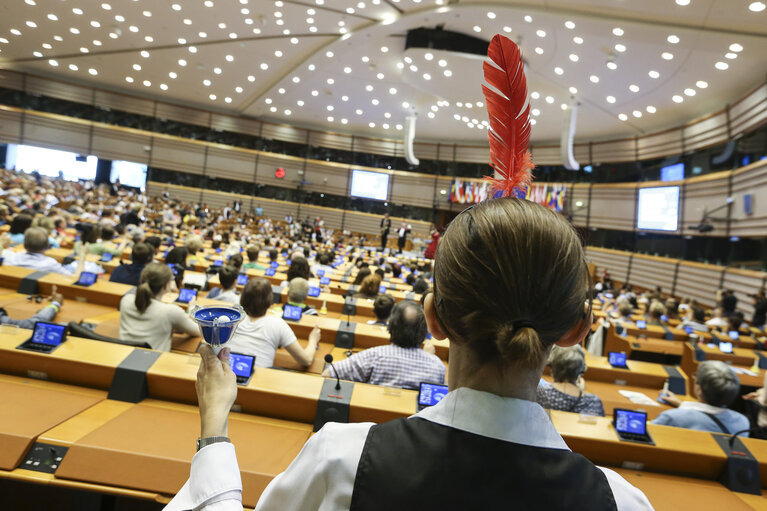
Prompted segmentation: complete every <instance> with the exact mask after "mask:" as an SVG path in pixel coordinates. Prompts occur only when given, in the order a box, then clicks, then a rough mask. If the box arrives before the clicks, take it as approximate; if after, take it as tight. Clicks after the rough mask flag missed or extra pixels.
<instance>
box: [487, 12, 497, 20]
mask: <svg viewBox="0 0 767 511" xmlns="http://www.w3.org/2000/svg"><path fill="white" fill-rule="evenodd" d="M487 17H488V18H490V19H491V20H494V19H495V13H494V12H492V11H491V12H488V13H487Z"/></svg>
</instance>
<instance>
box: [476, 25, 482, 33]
mask: <svg viewBox="0 0 767 511" xmlns="http://www.w3.org/2000/svg"><path fill="white" fill-rule="evenodd" d="M474 31H475V32H482V27H480V26H479V25H474Z"/></svg>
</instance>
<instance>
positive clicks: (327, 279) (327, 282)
mask: <svg viewBox="0 0 767 511" xmlns="http://www.w3.org/2000/svg"><path fill="white" fill-rule="evenodd" d="M320 284H322V285H323V286H328V285H330V277H322V278H321V279H320Z"/></svg>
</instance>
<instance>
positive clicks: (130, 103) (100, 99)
mask: <svg viewBox="0 0 767 511" xmlns="http://www.w3.org/2000/svg"><path fill="white" fill-rule="evenodd" d="M88 103H91V100H90V98H89V100H88ZM93 103H94V104H95V105H98V106H99V107H107V108H111V109H112V110H119V111H121V112H131V113H134V114H141V115H146V116H148V117H154V116H155V112H156V106H155V102H154V101H153V100H151V99H144V98H139V97H136V96H128V95H125V94H118V93H116V92H110V91H105V90H97V91H95V96H94V98H93Z"/></svg>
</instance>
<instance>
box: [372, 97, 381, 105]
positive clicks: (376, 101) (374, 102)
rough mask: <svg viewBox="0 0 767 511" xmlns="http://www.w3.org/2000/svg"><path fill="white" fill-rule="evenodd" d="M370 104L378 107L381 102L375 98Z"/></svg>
mask: <svg viewBox="0 0 767 511" xmlns="http://www.w3.org/2000/svg"><path fill="white" fill-rule="evenodd" d="M370 102H371V103H372V104H373V106H378V104H379V103H380V101H378V100H377V99H375V98H373V99H372V100H371V101H370Z"/></svg>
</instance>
